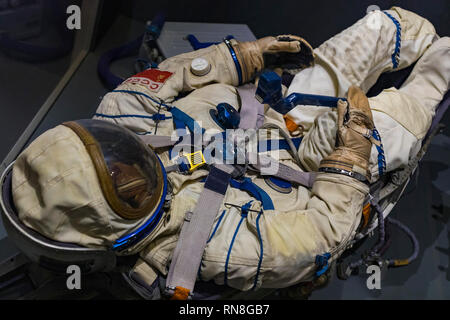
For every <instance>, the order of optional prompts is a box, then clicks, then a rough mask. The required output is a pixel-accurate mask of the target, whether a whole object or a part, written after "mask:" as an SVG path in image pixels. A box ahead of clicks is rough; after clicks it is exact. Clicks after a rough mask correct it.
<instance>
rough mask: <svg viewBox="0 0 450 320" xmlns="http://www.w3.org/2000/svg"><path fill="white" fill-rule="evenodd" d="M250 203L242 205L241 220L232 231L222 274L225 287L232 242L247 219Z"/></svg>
mask: <svg viewBox="0 0 450 320" xmlns="http://www.w3.org/2000/svg"><path fill="white" fill-rule="evenodd" d="M252 202H253V200H250V201H249V202H247V203H246V204H244V205H243V206H242V207H241V220H239V223H238V225H237V227H236V230H235V231H234V234H233V238H232V239H231V243H230V247H229V248H228V253H227V259H226V260H225V272H224V281H223V282H224V284H225V285H228V262H229V261H230V255H231V250H232V249H233V245H234V241H235V240H236V236H237V234H238V231H239V228H240V227H241V224H242V221H244V219H245V218H247V214H248V209H250V206H251V204H252Z"/></svg>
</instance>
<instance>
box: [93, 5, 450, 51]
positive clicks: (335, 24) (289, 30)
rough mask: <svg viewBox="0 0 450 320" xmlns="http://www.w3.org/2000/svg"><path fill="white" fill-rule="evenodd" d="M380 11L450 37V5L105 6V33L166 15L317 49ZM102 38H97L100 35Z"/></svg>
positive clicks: (183, 20) (168, 18) (102, 28)
mask: <svg viewBox="0 0 450 320" xmlns="http://www.w3.org/2000/svg"><path fill="white" fill-rule="evenodd" d="M370 5H377V6H379V7H380V9H381V10H386V9H389V8H391V7H392V6H400V7H402V8H404V9H407V10H411V11H413V12H415V13H417V14H419V15H421V16H423V17H425V18H427V19H428V20H430V22H431V23H433V25H434V26H435V28H436V30H437V32H438V34H440V35H449V34H450V22H449V21H450V1H448V0H429V1H423V0H408V1H406V0H403V1H392V0H391V1H388V0H384V1H376V0H350V1H330V0H313V1H298V0H297V1H295V0H273V1H267V0H266V1H245V0H244V1H243V0H241V1H237V0H231V1H205V0H201V1H182V0H176V1H175V0H168V1H148V0H133V1H120V0H112V1H111V0H110V1H106V2H105V4H104V7H103V10H104V12H105V15H104V19H103V20H102V25H101V28H100V29H101V30H102V31H104V30H105V29H107V28H108V24H109V23H110V22H111V19H113V18H114V17H115V16H116V15H117V14H119V13H122V14H125V15H128V16H130V17H133V18H134V19H141V20H144V21H146V20H149V19H151V18H152V17H153V16H154V15H155V13H156V12H158V11H160V10H163V11H165V13H166V16H167V21H180V22H211V23H242V24H247V25H248V26H249V28H250V30H252V31H253V33H254V34H255V36H256V37H263V36H267V35H277V34H296V35H300V36H302V37H303V38H305V39H306V40H308V41H309V42H310V43H311V45H312V46H313V47H317V46H319V45H320V44H321V43H322V42H324V41H325V40H327V39H329V38H331V37H332V36H333V35H335V34H336V33H339V32H340V31H342V30H343V29H345V28H347V27H349V26H350V25H352V24H353V23H354V22H356V21H357V20H359V19H360V18H362V17H363V16H364V15H365V14H366V10H367V7H368V6H370ZM101 34H102V32H100V33H99V35H101Z"/></svg>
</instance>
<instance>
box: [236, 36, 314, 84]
mask: <svg viewBox="0 0 450 320" xmlns="http://www.w3.org/2000/svg"><path fill="white" fill-rule="evenodd" d="M233 49H234V50H235V52H236V55H237V58H238V61H239V64H240V65H241V68H242V77H243V79H242V80H243V82H244V83H245V82H248V81H250V80H252V79H253V77H254V76H255V75H256V74H257V73H258V72H260V71H262V70H263V69H264V68H270V69H274V68H284V69H301V68H306V67H309V66H311V65H312V64H313V62H314V52H313V48H312V47H311V45H310V44H309V43H308V42H306V40H304V39H303V38H300V37H297V36H293V35H281V36H277V37H264V38H261V39H258V40H256V41H249V42H234V44H233Z"/></svg>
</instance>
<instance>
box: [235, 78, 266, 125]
mask: <svg viewBox="0 0 450 320" xmlns="http://www.w3.org/2000/svg"><path fill="white" fill-rule="evenodd" d="M237 91H238V94H239V96H240V97H241V110H240V111H239V114H240V116H241V121H240V122H239V128H241V129H244V130H245V129H258V128H260V127H261V126H262V125H263V123H264V105H263V104H261V103H260V102H259V101H258V100H256V98H255V92H256V87H255V85H254V84H250V83H248V84H245V85H243V86H240V87H238V88H237Z"/></svg>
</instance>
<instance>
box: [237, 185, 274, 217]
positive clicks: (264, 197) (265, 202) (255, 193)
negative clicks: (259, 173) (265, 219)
mask: <svg viewBox="0 0 450 320" xmlns="http://www.w3.org/2000/svg"><path fill="white" fill-rule="evenodd" d="M230 186H231V187H232V188H236V189H240V190H242V191H247V192H248V193H250V195H251V196H252V197H254V198H255V199H256V200H258V201H261V203H262V206H263V208H264V210H274V206H273V202H272V199H271V198H270V196H269V195H268V194H267V193H266V192H265V191H264V190H263V189H261V188H260V187H258V186H257V185H256V184H254V183H253V182H252V180H251V179H250V178H247V177H245V178H244V179H243V180H242V181H237V180H234V179H231V180H230Z"/></svg>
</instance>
